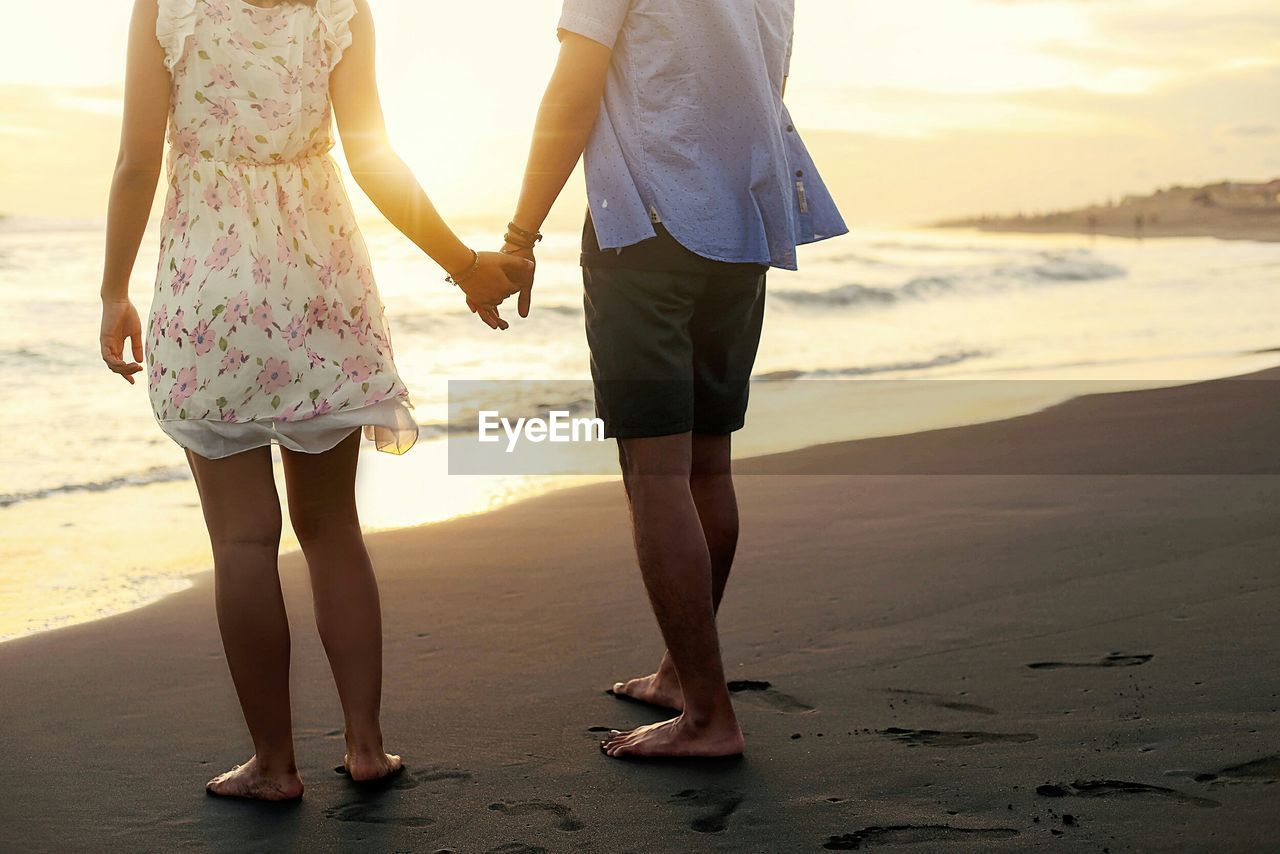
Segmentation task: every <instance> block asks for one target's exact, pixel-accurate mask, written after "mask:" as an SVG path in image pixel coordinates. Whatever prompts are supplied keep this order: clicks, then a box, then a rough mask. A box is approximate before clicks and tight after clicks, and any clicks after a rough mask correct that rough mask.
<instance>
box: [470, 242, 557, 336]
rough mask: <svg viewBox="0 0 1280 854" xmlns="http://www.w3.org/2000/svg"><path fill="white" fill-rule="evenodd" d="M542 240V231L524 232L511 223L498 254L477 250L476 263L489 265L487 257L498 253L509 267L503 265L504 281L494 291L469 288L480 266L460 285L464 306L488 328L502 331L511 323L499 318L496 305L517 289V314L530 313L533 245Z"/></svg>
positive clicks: (535, 266)
mask: <svg viewBox="0 0 1280 854" xmlns="http://www.w3.org/2000/svg"><path fill="white" fill-rule="evenodd" d="M513 235H514V236H513ZM541 239H542V235H541V234H536V233H533V232H527V231H524V230H523V229H521V228H519V227H518V226H516V225H515V223H512V224H511V225H509V226H507V234H506V242H505V243H504V244H503V247H502V252H501V253H492V252H483V253H477V263H478V264H480V265H481V266H484V265H485V264H488V263H489V262H490V261H491V258H490V256H493V255H495V254H498V257H505V258H506V259H508V266H506V267H505V268H502V272H503V274H504V275H505V277H506V281H505V283H503V284H502V286H501V287H498V288H497V289H496V291H495V292H493V293H490V292H482V290H481V289H480V288H473V287H472V283H473V282H476V281H478V280H479V278H480V276H479V273H480V271H479V269H477V271H476V273H474V274H472V275H471V276H468V277H466V279H465V281H464V282H463V283H461V285H460V286H461V287H462V290H463V291H464V292H465V293H466V295H467V307H468V308H469V309H471V311H472V312H474V313H475V314H476V315H478V316H479V317H480V319H481V320H482V321H484V323H485V324H486V325H487V326H488V327H489V328H490V329H495V330H505V329H508V328H510V324H509V323H507V321H505V320H503V319H502V315H501V314H500V312H499V311H498V306H499V305H500V304H501V303H502V302H503V301H504V300H505V299H506V298H507V297H508V296H511V295H512V294H514V293H516V292H519V294H520V298H519V302H518V310H519V312H520V316H521V317H528V316H529V307H530V303H531V302H532V297H533V280H534V273H535V271H536V269H537V261H536V259H535V258H534V254H533V247H534V245H535V244H536V243H537V241H538V240H541ZM510 285H516V288H515V289H514V290H513V289H511V288H510ZM495 293H500V294H501V296H495Z"/></svg>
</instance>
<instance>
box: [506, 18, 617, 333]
mask: <svg viewBox="0 0 1280 854" xmlns="http://www.w3.org/2000/svg"><path fill="white" fill-rule="evenodd" d="M612 57H613V50H612V49H611V48H609V47H606V46H605V45H603V44H601V43H600V42H598V41H594V40H592V39H589V38H587V37H586V36H581V35H578V34H577V33H572V32H568V31H564V33H563V39H562V41H561V43H560V59H559V60H558V61H557V62H556V70H555V72H554V73H553V74H552V75H551V82H550V83H549V84H548V85H547V91H546V94H544V95H543V96H542V106H541V107H540V108H539V109H538V121H537V124H536V125H535V126H534V131H533V144H532V146H531V147H530V150H529V164H528V166H527V167H525V173H524V185H523V187H522V188H521V190H520V202H519V204H518V205H517V206H516V214H515V216H514V217H513V218H512V221H513V222H514V223H515V224H516V225H518V226H519V227H520V228H522V229H523V230H525V231H529V232H536V231H538V230H540V229H541V228H542V223H543V222H544V221H545V220H546V218H547V214H549V213H550V212H551V206H552V205H554V204H555V201H556V199H557V198H558V197H559V196H560V192H561V191H562V190H563V189H564V185H565V182H567V181H568V180H569V176H570V175H572V174H573V170H574V167H576V166H577V165H578V160H579V159H581V157H582V152H583V149H585V148H586V147H587V140H588V138H590V136H591V130H592V128H594V127H595V123H596V115H597V114H598V113H599V112H600V102H601V99H602V98H603V97H604V84H605V77H606V75H607V74H608V71H609V63H610V61H611V59H612ZM504 251H510V252H511V253H512V254H524V255H525V257H529V254H531V253H528V250H521V249H519V248H518V247H514V246H510V245H508V246H507V247H506V249H505V250H504ZM531 290H532V285H526V286H525V287H524V288H523V289H522V290H521V291H520V305H519V308H520V316H521V317H528V316H529V303H530V297H531Z"/></svg>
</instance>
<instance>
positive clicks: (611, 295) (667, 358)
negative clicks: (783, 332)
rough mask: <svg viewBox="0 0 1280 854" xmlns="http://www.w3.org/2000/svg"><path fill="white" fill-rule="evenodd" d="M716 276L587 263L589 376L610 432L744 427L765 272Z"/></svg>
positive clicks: (630, 435) (626, 434)
mask: <svg viewBox="0 0 1280 854" xmlns="http://www.w3.org/2000/svg"><path fill="white" fill-rule="evenodd" d="M733 266H734V265H725V267H727V268H730V269H732V267H733ZM739 266H740V265H739ZM717 273H718V274H717ZM717 273H703V272H697V273H695V272H689V271H685V272H662V271H652V270H636V269H629V268H625V267H612V266H604V267H597V266H586V267H583V270H582V278H583V282H584V284H585V286H586V287H585V296H584V302H585V306H586V318H587V344H588V345H589V346H590V348H591V376H592V378H593V379H594V380H595V395H596V414H597V415H598V416H599V417H600V418H601V419H602V420H603V421H604V426H605V436H608V437H611V438H619V439H634V438H641V437H646V436H669V435H671V434H674V433H687V432H690V431H692V432H695V433H712V434H724V433H732V432H733V431H735V430H739V429H741V428H742V425H743V422H744V420H745V418H746V413H747V395H748V388H749V382H750V379H751V369H752V367H753V366H754V365H755V360H756V350H757V349H758V348H759V346H760V329H761V326H762V324H763V321H764V293H765V274H764V273H763V272H761V271H760V270H759V269H749V270H748V271H747V272H742V271H734V272H724V271H723V268H721V270H718V271H717Z"/></svg>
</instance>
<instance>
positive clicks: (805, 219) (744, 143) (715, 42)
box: [559, 0, 848, 270]
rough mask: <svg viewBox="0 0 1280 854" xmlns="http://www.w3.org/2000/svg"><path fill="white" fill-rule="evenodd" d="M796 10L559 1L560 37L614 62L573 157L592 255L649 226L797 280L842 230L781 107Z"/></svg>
mask: <svg viewBox="0 0 1280 854" xmlns="http://www.w3.org/2000/svg"><path fill="white" fill-rule="evenodd" d="M794 16H795V0H566V2H565V4H564V13H563V15H562V16H561V18H560V25H559V26H560V29H561V30H562V31H569V32H573V33H577V34H579V35H582V36H586V37H587V38H589V39H592V40H594V41H597V42H600V43H601V44H603V45H605V46H606V47H610V48H612V49H613V62H612V65H611V66H610V68H609V76H608V80H607V82H606V84H605V94H604V104H603V105H602V109H601V111H600V116H599V118H598V120H597V123H596V126H595V129H594V130H593V132H592V134H591V139H590V141H589V142H588V144H587V150H586V170H587V195H588V199H589V204H590V207H591V218H592V221H593V222H594V224H595V228H596V235H597V236H598V237H599V240H600V248H601V249H620V248H622V247H624V246H630V245H632V244H634V243H639V242H640V241H642V240H645V239H647V238H650V237H653V236H654V234H655V231H654V228H653V223H654V222H655V221H660V222H662V224H663V225H664V226H665V227H666V229H667V230H668V231H669V232H670V233H671V235H672V236H673V237H675V239H676V240H677V241H679V242H680V243H681V244H682V245H683V246H684V247H685V248H687V249H689V250H691V251H692V252H694V253H696V254H698V255H701V256H703V257H704V258H710V259H713V260H716V261H733V262H738V263H752V264H768V265H770V266H773V267H780V268H783V269H787V270H794V269H795V268H796V247H797V246H799V245H802V244H805V243H813V242H814V241H817V240H824V239H826V238H828V237H835V236H837V235H840V234H844V233H846V232H847V231H848V229H847V228H846V227H845V224H844V220H843V219H842V218H841V216H840V212H839V211H838V210H837V209H836V206H835V202H834V201H833V200H832V198H831V194H830V193H829V192H827V188H826V186H825V185H824V184H823V183H822V178H821V177H820V176H819V175H818V170H817V169H816V168H815V166H814V164H813V160H812V158H810V156H809V152H808V151H807V150H806V149H805V146H804V143H803V142H802V141H801V140H800V134H799V133H797V132H796V129H795V126H794V125H793V124H792V123H791V116H790V114H789V113H788V112H787V108H786V107H785V106H784V105H783V103H782V81H783V78H784V77H786V75H787V73H788V70H789V66H790V60H791V40H792V27H793V22H794Z"/></svg>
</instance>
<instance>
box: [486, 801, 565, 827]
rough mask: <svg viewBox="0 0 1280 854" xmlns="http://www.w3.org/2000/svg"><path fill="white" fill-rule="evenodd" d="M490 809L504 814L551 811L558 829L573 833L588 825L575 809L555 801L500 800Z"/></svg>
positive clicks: (529, 813)
mask: <svg viewBox="0 0 1280 854" xmlns="http://www.w3.org/2000/svg"><path fill="white" fill-rule="evenodd" d="M489 809H491V810H493V811H494V812H500V813H502V814H504V815H537V814H538V813H550V814H551V815H552V816H554V817H555V818H556V819H557V821H556V830H563V831H565V832H566V833H573V832H574V831H578V830H582V829H583V828H584V827H586V825H585V824H583V823H582V822H580V821H578V819H577V818H576V817H574V815H573V810H571V809H569V808H568V807H567V806H565V805H564V804H560V803H556V802H555V801H498V802H497V803H493V804H489Z"/></svg>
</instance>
